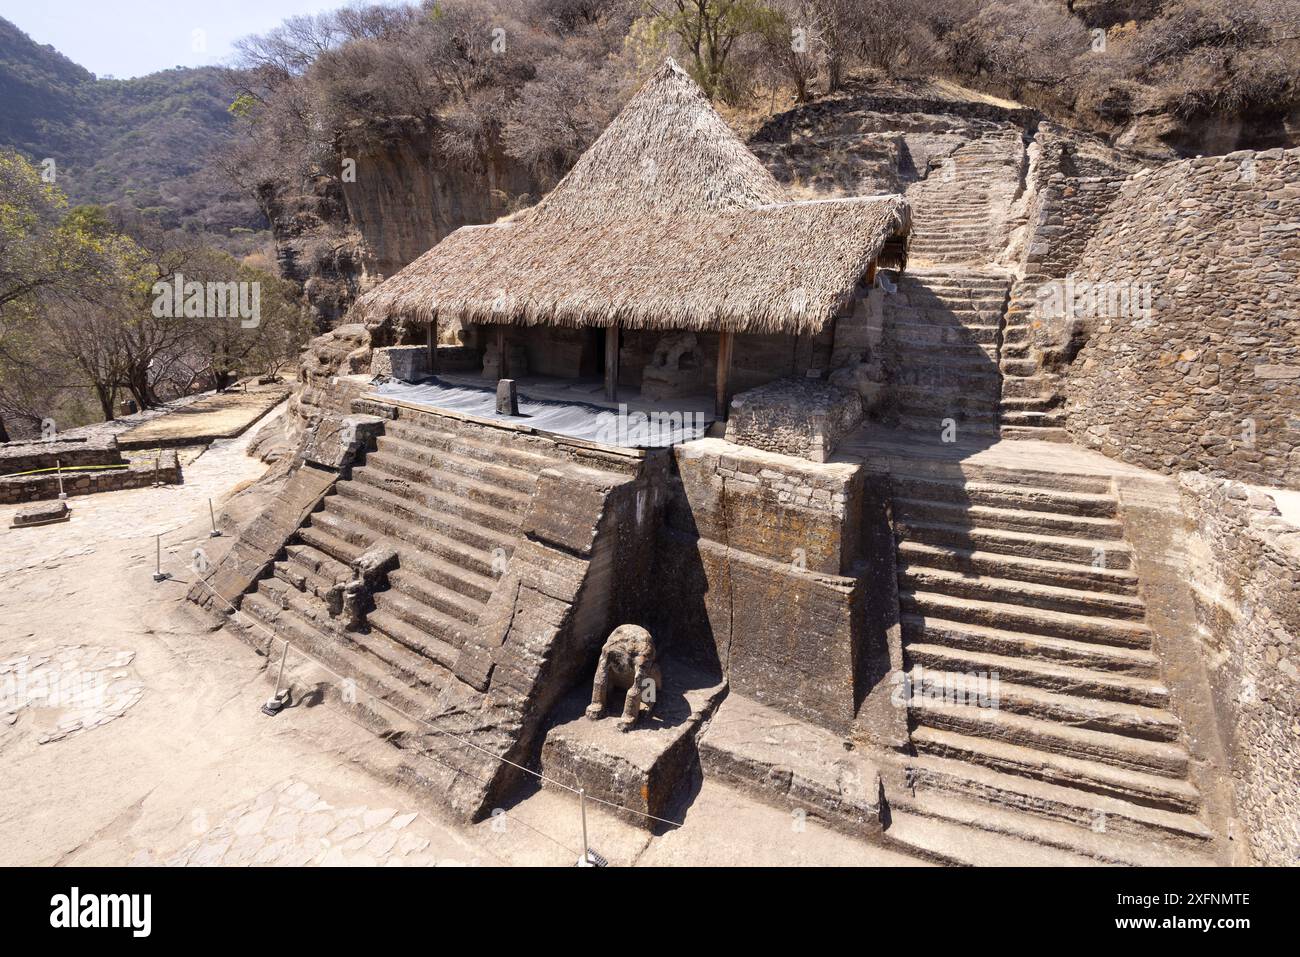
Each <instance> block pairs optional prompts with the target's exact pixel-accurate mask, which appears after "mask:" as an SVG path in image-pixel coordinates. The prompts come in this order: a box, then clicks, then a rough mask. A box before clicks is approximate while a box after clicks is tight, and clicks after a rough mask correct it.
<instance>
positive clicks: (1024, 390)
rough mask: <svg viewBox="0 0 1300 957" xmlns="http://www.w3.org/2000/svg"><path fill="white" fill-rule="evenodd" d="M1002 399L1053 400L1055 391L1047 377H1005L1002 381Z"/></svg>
mask: <svg viewBox="0 0 1300 957" xmlns="http://www.w3.org/2000/svg"><path fill="white" fill-rule="evenodd" d="M1002 397H1003V398H1004V399H1041V398H1049V399H1050V398H1054V397H1055V391H1054V389H1053V386H1052V383H1051V380H1050V379H1048V378H1047V376H1042V375H1032V376H1010V375H1009V376H1005V377H1004V378H1003V380H1002Z"/></svg>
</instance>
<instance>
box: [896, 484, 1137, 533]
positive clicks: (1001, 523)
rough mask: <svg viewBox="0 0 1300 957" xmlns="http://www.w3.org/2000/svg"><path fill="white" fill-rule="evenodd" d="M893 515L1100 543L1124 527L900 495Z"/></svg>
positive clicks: (1088, 518) (1090, 518)
mask: <svg viewBox="0 0 1300 957" xmlns="http://www.w3.org/2000/svg"><path fill="white" fill-rule="evenodd" d="M894 513H895V514H896V515H898V516H900V517H902V518H904V519H906V520H908V521H924V522H935V523H938V524H942V525H964V526H966V527H968V528H980V529H1001V530H1004V531H1011V532H1030V533H1032V534H1035V535H1055V536H1065V537H1069V538H1084V539H1090V540H1093V541H1098V542H1103V543H1104V542H1110V541H1118V540H1121V539H1123V537H1124V526H1123V524H1122V523H1121V522H1119V521H1118V520H1117V519H1114V518H1110V517H1107V516H1096V515H1061V514H1058V513H1056V512H1047V511H1034V510H1032V509H1025V508H1018V507H1006V506H997V505H978V504H968V503H965V502H941V501H935V500H933V499H922V498H908V497H905V496H900V495H895V496H894Z"/></svg>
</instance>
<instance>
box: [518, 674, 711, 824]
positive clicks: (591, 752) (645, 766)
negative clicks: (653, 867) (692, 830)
mask: <svg viewBox="0 0 1300 957" xmlns="http://www.w3.org/2000/svg"><path fill="white" fill-rule="evenodd" d="M663 673H664V674H663V678H664V681H663V683H664V687H663V688H662V689H661V693H660V698H659V702H658V703H657V704H656V705H655V708H654V711H653V713H652V714H651V715H650V716H649V717H648V718H647V717H646V716H644V715H642V717H641V719H640V720H639V721H638V722H637V725H636V727H635V728H633V729H632V730H631V731H627V732H623V731H619V730H618V728H617V723H618V717H617V713H618V711H619V709H620V708H621V706H622V695H621V694H619V695H614V694H611V701H610V704H609V706H608V707H607V708H606V713H605V717H603V718H601V719H600V720H598V721H592V720H590V719H589V718H587V717H586V716H585V715H584V714H583V711H584V710H585V709H586V707H587V705H588V704H589V703H590V702H591V683H590V682H586V683H584V684H583V685H581V686H580V687H578V688H577V689H575V690H574V691H573V692H572V693H570V694H569V695H568V696H567V697H566V698H564V700H563V701H561V702H560V704H559V705H558V706H557V707H556V709H555V711H554V712H553V713H552V715H551V728H550V730H549V731H548V732H547V734H546V743H545V744H544V745H543V746H542V768H541V770H542V775H543V776H544V777H546V778H551V779H553V780H555V781H559V782H560V783H562V784H567V785H569V786H570V787H583V788H586V790H587V795H588V796H589V797H594V798H599V799H600V800H603V801H609V802H611V803H612V804H615V805H618V806H619V807H620V808H626V809H630V810H625V811H614V809H612V808H606V810H610V811H613V813H617V814H618V815H619V816H620V817H622V818H624V819H626V820H628V821H630V822H632V823H633V824H636V825H638V826H641V827H644V828H646V829H647V830H655V829H656V828H658V827H664V826H666V825H660V824H658V823H657V822H655V821H654V820H652V819H650V818H648V817H645V816H644V815H647V814H651V815H654V816H655V817H660V818H663V817H667V818H668V819H669V820H671V819H672V815H671V811H672V806H673V802H674V800H675V799H676V798H677V797H678V796H679V795H680V794H682V793H683V792H684V790H685V788H686V786H687V785H688V782H689V781H690V780H691V779H692V778H693V777H694V776H695V774H696V772H697V768H698V764H699V759H698V755H697V753H696V748H695V738H696V735H697V734H698V732H699V730H700V727H701V725H702V723H703V722H704V721H706V720H708V717H709V715H711V714H712V713H713V711H714V709H715V708H716V707H717V704H718V701H719V700H721V698H722V696H723V694H725V691H726V686H725V685H724V684H723V683H722V681H721V679H720V678H717V677H710V676H709V675H708V674H706V673H704V672H702V671H699V670H697V669H695V668H692V667H689V666H687V665H684V664H681V663H678V662H674V661H672V660H668V661H665V662H664V663H663ZM615 697H617V699H618V700H617V701H614V698H615ZM547 786H548V787H550V786H553V785H551V784H550V783H549V782H548V783H547ZM638 812H640V813H638Z"/></svg>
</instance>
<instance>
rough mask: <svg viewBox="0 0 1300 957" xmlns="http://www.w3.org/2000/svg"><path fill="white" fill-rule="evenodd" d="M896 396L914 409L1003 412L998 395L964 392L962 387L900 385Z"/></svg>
mask: <svg viewBox="0 0 1300 957" xmlns="http://www.w3.org/2000/svg"><path fill="white" fill-rule="evenodd" d="M894 397H895V398H896V399H897V400H898V403H899V404H900V405H906V406H909V407H910V408H913V409H921V408H934V409H941V410H956V409H960V410H963V411H967V412H977V413H978V412H983V413H986V414H988V415H999V414H1001V410H1000V408H999V404H998V401H997V397H996V396H993V395H991V394H988V393H971V392H963V391H962V390H960V389H937V388H930V387H927V386H916V385H900V386H896V387H895V388H894Z"/></svg>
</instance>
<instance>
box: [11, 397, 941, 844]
mask: <svg viewBox="0 0 1300 957" xmlns="http://www.w3.org/2000/svg"><path fill="white" fill-rule="evenodd" d="M282 412H283V407H281V409H279V410H276V412H274V413H272V415H271V416H268V417H267V418H266V419H264V420H263V421H262V423H260V424H259V425H258V426H257V427H256V428H254V429H253V430H251V431H250V432H248V433H246V434H245V435H243V436H241V437H239V438H237V439H232V440H227V441H218V442H216V443H214V444H213V445H212V446H211V447H210V448H209V449H208V450H207V451H205V452H203V453H202V454H200V455H198V456H197V457H196V458H194V459H193V461H192V462H190V463H188V464H187V467H186V470H185V484H184V485H182V486H177V487H166V488H157V489H135V490H130V491H121V492H110V493H105V494H102V495H96V496H87V497H85V498H79V499H76V500H74V501H72V502H71V503H70V504H71V506H72V513H73V517H72V520H71V521H70V522H68V523H66V524H62V525H51V526H46V527H41V528H29V529H17V530H9V529H8V525H9V521H10V515H11V513H12V511H13V508H9V507H5V508H0V527H2V528H4V529H5V530H4V531H0V581H3V583H4V585H3V588H0V767H3V769H4V771H3V774H0V865H24V864H41V865H51V864H84V865H121V864H173V865H203V864H218V863H220V864H225V865H248V864H254V865H263V864H265V865H303V864H320V865H334V864H342V865H368V864H374V865H387V866H403V865H406V866H421V865H457V864H462V865H501V864H532V865H569V864H572V863H573V861H574V860H575V859H576V857H577V849H578V847H579V846H580V844H581V837H580V833H581V831H580V821H579V816H578V808H577V802H576V799H574V798H572V796H571V795H568V794H566V793H562V792H554V791H551V790H549V789H545V790H539V791H537V792H535V793H533V794H531V795H529V796H528V797H526V798H525V799H523V800H522V801H520V802H519V803H517V804H515V805H514V806H512V807H509V808H506V809H504V813H501V814H497V815H495V816H494V817H492V818H491V819H489V820H486V821H484V822H482V823H480V824H476V825H472V826H467V825H462V824H459V823H455V822H452V821H451V820H449V819H447V818H445V817H444V816H443V815H442V813H441V811H440V810H439V806H438V803H437V797H436V795H419V794H417V793H414V792H411V791H408V790H405V789H402V788H399V787H397V786H395V785H393V784H390V783H389V782H388V781H387V780H385V779H384V778H382V777H379V776H377V775H375V774H372V773H371V772H370V771H369V770H367V768H369V767H372V766H373V765H374V764H376V763H382V762H383V761H385V760H388V759H390V758H391V754H392V751H391V748H389V746H388V745H385V744H383V743H382V742H379V741H378V740H377V739H376V738H374V736H373V735H371V734H370V733H369V732H367V731H366V730H364V729H363V728H361V727H359V726H358V725H356V724H354V723H353V722H352V721H351V719H350V718H349V717H348V716H347V715H345V714H344V713H342V712H338V711H334V710H332V709H331V707H330V706H328V705H320V706H316V707H307V706H299V707H293V708H290V709H288V710H286V711H285V712H283V713H281V714H280V715H279V716H277V717H274V718H268V717H267V716H265V715H263V714H262V713H261V711H260V706H261V704H262V703H263V701H265V699H266V698H267V696H268V694H269V692H270V688H271V681H272V680H273V674H271V673H269V672H268V669H267V667H266V660H265V659H263V658H261V657H259V656H258V655H256V654H255V653H254V652H253V651H252V650H251V649H250V648H249V647H248V646H247V645H246V644H244V643H243V642H241V641H240V640H238V639H237V638H236V637H234V636H233V635H231V634H229V633H228V632H226V631H224V630H223V631H211V630H209V628H208V627H207V626H206V624H205V623H204V622H203V621H202V620H200V619H198V618H197V617H195V616H194V615H193V614H192V612H191V611H190V609H191V606H190V605H189V604H188V603H186V602H185V601H184V595H185V591H186V588H187V583H188V581H189V580H190V577H191V576H190V573H189V571H188V569H187V567H186V566H187V565H188V563H189V562H190V560H191V559H190V555H191V554H192V551H193V549H194V548H196V547H202V546H203V545H204V543H209V542H210V540H209V539H208V537H207V532H208V530H209V524H208V504H207V503H208V498H209V497H212V498H213V499H215V500H216V503H217V510H218V512H220V510H221V507H222V503H223V502H224V501H226V500H227V499H228V498H229V496H231V494H232V493H233V492H234V491H236V490H238V489H240V488H245V487H247V486H248V485H249V484H250V483H252V482H253V481H254V480H256V479H257V478H258V477H260V476H261V475H262V474H263V472H264V468H265V467H264V466H263V465H262V464H261V463H259V462H258V461H256V460H255V459H252V458H249V457H248V456H247V455H245V449H246V447H247V445H248V443H249V441H250V439H251V438H252V437H253V435H254V434H255V433H256V431H257V430H258V429H260V428H264V427H267V426H268V425H269V424H270V423H271V422H272V421H273V420H274V419H275V417H277V416H278V415H280V414H282ZM253 497H254V496H251V495H245V496H242V497H241V498H240V499H238V500H236V504H237V505H238V504H242V505H243V511H244V513H245V514H246V513H247V511H248V509H249V508H250V507H251V505H252V504H253V503H252V502H251V501H246V500H249V499H252V498H253ZM234 514H236V516H238V515H239V514H240V512H239V511H238V510H237V509H236V510H235V512H234ZM155 535H161V536H162V562H163V567H164V569H166V570H168V571H170V572H171V573H172V574H173V575H174V576H175V577H174V578H173V579H170V580H168V581H165V582H162V583H155V582H154V581H153V574H152V573H153V571H154V562H155V539H154V536H155ZM209 547H211V545H210V546H209ZM310 671H311V666H310V665H302V666H291V667H290V669H289V680H290V681H291V682H293V681H295V680H296V681H298V682H299V683H300V685H301V684H302V683H305V682H306V681H308V680H309V678H310ZM589 828H590V835H591V845H592V846H593V847H595V848H596V849H598V850H599V851H600V852H601V853H602V854H604V855H605V856H606V857H607V858H608V859H609V860H610V861H611V863H612V864H615V865H622V864H642V865H670V864H708V865H717V864H759V865H791V864H795V865H803V864H840V865H847V864H858V865H892V864H912V863H916V862H915V861H912V860H911V859H909V858H907V857H904V856H903V855H901V854H896V853H893V852H891V851H888V850H885V849H881V848H878V847H873V846H870V845H866V844H863V843H859V842H856V841H852V840H850V839H848V838H847V837H844V836H842V835H840V834H838V833H836V832H833V831H830V830H827V829H825V828H822V827H821V826H819V825H818V824H817V823H815V822H812V821H809V822H807V823H803V824H800V823H797V822H796V821H795V820H794V818H793V817H792V815H791V814H789V813H788V812H786V811H784V810H779V809H776V808H772V807H767V806H765V805H763V804H760V803H757V802H755V801H754V800H752V799H750V798H749V797H748V796H745V795H742V794H740V793H738V792H735V791H732V790H730V789H728V788H726V787H722V786H720V785H716V784H713V783H706V784H705V785H704V786H703V788H702V789H701V790H700V792H699V793H698V795H697V796H696V798H695V800H694V802H693V804H692V805H691V807H690V809H689V811H688V813H687V816H686V818H685V826H684V827H682V828H681V829H678V830H675V831H671V832H670V833H667V834H665V835H663V836H660V837H654V838H651V837H650V836H649V835H648V834H647V833H646V832H644V831H642V830H639V829H637V828H634V827H632V826H630V825H628V824H626V823H624V822H622V821H620V820H618V819H616V818H613V817H612V816H610V815H608V814H605V813H603V812H602V811H600V810H599V809H595V808H593V809H592V810H591V811H590V813H589Z"/></svg>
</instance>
